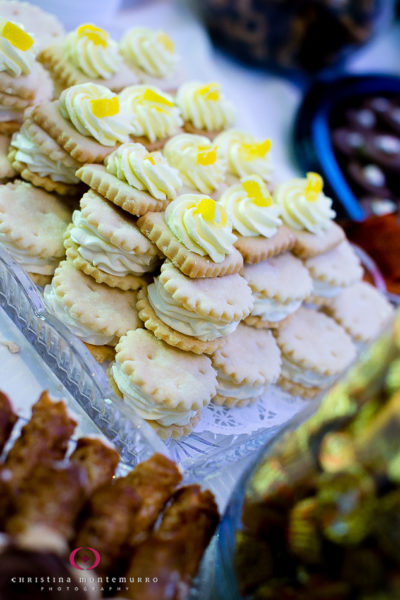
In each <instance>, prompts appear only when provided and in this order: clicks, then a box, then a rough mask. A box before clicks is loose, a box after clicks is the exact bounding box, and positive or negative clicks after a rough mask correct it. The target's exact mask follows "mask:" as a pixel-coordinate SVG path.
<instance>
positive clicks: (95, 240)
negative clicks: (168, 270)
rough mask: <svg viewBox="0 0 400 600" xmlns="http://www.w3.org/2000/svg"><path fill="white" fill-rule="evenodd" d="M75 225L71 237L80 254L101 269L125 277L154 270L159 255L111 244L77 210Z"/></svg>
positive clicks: (74, 216)
mask: <svg viewBox="0 0 400 600" xmlns="http://www.w3.org/2000/svg"><path fill="white" fill-rule="evenodd" d="M72 220H73V223H74V225H75V226H74V227H72V229H71V238H72V240H73V241H74V242H75V244H77V245H78V252H79V254H80V255H81V256H82V257H83V258H85V259H86V260H87V261H89V262H90V263H92V264H93V265H94V266H95V267H98V268H99V269H100V270H101V271H104V272H105V273H109V274H110V275H114V276H116V277H124V276H125V275H142V274H143V273H147V272H149V271H152V270H153V269H154V267H155V265H156V263H157V257H156V256H154V255H150V256H149V255H148V254H134V253H133V252H128V251H126V250H123V249H122V248H118V247H117V246H114V244H111V243H110V242H109V241H108V240H106V239H105V238H104V237H102V236H101V235H100V233H99V232H98V231H97V230H96V229H95V228H94V227H93V226H92V225H90V223H88V222H87V221H86V219H83V218H82V217H81V216H80V213H79V211H75V212H74V214H73V217H72Z"/></svg>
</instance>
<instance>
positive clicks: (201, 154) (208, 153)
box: [197, 146, 217, 167]
mask: <svg viewBox="0 0 400 600" xmlns="http://www.w3.org/2000/svg"><path fill="white" fill-rule="evenodd" d="M216 161H217V150H216V149H215V148H211V149H210V148H208V147H207V146H199V150H198V152H197V163H198V164H199V165H202V166H203V167H206V166H207V165H213V164H215V162H216Z"/></svg>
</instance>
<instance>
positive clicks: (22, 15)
mask: <svg viewBox="0 0 400 600" xmlns="http://www.w3.org/2000/svg"><path fill="white" fill-rule="evenodd" d="M0 17H2V18H3V19H8V20H10V21H17V22H18V23H21V24H22V25H23V26H24V28H25V29H26V30H27V31H30V32H31V33H32V34H33V36H34V37H35V43H36V45H37V48H38V51H39V52H41V51H42V50H43V49H44V48H47V46H49V45H50V44H51V43H53V42H55V41H58V40H60V39H62V38H63V37H64V35H65V30H64V27H63V26H62V24H61V23H60V21H59V20H58V19H57V18H56V17H55V16H54V15H52V14H50V13H48V12H46V11H44V10H42V9H40V8H39V7H38V6H35V5H34V4H31V3H30V2H20V1H19V0H18V1H17V0H1V1H0Z"/></svg>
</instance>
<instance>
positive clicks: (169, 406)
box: [110, 329, 217, 439]
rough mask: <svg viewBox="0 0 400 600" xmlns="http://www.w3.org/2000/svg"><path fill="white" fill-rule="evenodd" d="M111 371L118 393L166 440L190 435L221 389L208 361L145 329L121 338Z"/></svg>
mask: <svg viewBox="0 0 400 600" xmlns="http://www.w3.org/2000/svg"><path fill="white" fill-rule="evenodd" d="M110 371H111V373H110V375H111V377H110V379H111V380H112V381H111V382H112V383H113V382H114V388H116V389H117V390H119V392H120V395H122V396H123V398H124V400H125V402H127V403H128V404H129V405H130V406H132V408H133V409H134V410H135V411H136V412H137V413H138V414H139V415H140V416H141V417H143V419H145V420H146V421H147V422H148V423H149V424H150V425H151V426H152V427H153V428H154V429H155V431H156V432H157V433H158V435H159V436H160V437H162V438H163V439H165V438H168V437H173V438H179V437H181V436H183V435H189V433H190V432H191V430H192V429H193V427H194V425H195V424H196V423H197V422H198V420H199V419H200V415H201V410H202V408H204V407H205V406H207V405H208V404H209V402H210V400H211V398H212V397H213V396H214V394H215V390H216V379H217V377H216V372H215V371H214V369H213V367H212V365H211V360H210V359H209V358H208V357H207V356H198V355H196V354H192V353H191V352H182V351H181V350H178V349H177V348H172V347H171V346H168V345H167V344H164V342H162V341H160V340H158V339H157V338H155V337H154V336H153V335H152V334H151V333H150V332H149V331H146V330H143V329H142V330H140V329H137V330H136V331H129V332H128V333H127V334H126V335H124V336H123V337H122V338H121V339H120V341H119V343H118V345H117V347H116V357H115V363H114V364H113V365H112V367H111V369H110Z"/></svg>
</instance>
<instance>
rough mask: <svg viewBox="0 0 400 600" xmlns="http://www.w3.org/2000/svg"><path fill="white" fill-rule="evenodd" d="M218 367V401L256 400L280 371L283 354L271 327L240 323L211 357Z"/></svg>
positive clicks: (239, 402)
mask: <svg viewBox="0 0 400 600" xmlns="http://www.w3.org/2000/svg"><path fill="white" fill-rule="evenodd" d="M211 360H212V364H213V367H214V369H216V371H217V394H216V396H215V398H214V399H213V400H214V402H215V403H216V404H224V405H226V406H246V405H248V404H251V403H253V402H255V401H256V400H257V399H258V398H259V397H260V396H261V395H262V394H263V393H264V392H265V390H266V388H267V387H268V385H270V384H271V383H275V382H276V381H277V379H278V377H279V374H280V372H281V355H280V351H279V348H278V346H277V344H276V342H275V340H274V337H273V335H272V334H271V332H270V331H263V330H261V329H253V328H252V327H248V326H247V325H244V324H239V325H238V327H237V329H236V330H235V331H234V332H233V333H231V334H230V335H228V336H227V337H225V338H224V343H223V346H221V348H220V349H219V350H217V351H216V352H214V354H213V355H212V357H211Z"/></svg>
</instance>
